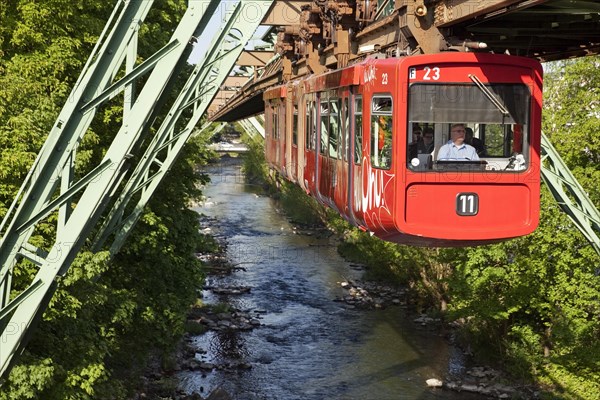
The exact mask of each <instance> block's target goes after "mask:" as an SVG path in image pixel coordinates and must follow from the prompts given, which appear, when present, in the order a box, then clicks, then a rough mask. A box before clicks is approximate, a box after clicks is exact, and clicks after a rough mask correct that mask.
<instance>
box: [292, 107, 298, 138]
mask: <svg viewBox="0 0 600 400" xmlns="http://www.w3.org/2000/svg"><path fill="white" fill-rule="evenodd" d="M292 108H293V111H292V145H293V146H296V147H298V122H299V121H298V104H292Z"/></svg>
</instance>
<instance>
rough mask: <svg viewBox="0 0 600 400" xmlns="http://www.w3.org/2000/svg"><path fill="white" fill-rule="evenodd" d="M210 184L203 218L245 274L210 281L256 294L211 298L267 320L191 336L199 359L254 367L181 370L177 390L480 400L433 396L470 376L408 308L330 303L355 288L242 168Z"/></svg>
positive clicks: (320, 241) (336, 260)
mask: <svg viewBox="0 0 600 400" xmlns="http://www.w3.org/2000/svg"><path fill="white" fill-rule="evenodd" d="M207 172H208V173H209V174H210V176H211V180H212V182H211V183H210V184H209V185H207V187H206V188H205V191H204V194H205V196H206V201H205V203H203V204H201V205H200V206H199V207H198V208H197V211H198V212H200V213H202V214H204V215H206V216H208V217H209V218H210V219H211V220H213V221H215V220H216V222H212V223H211V226H212V228H213V229H214V230H215V231H218V233H219V234H220V235H222V236H224V238H225V240H226V242H227V243H228V250H227V256H228V258H229V260H230V262H231V263H233V264H238V265H239V266H240V267H243V269H240V270H237V271H235V272H233V273H232V274H231V275H228V276H225V277H219V278H216V277H212V278H209V279H208V282H207V283H208V284H209V285H211V286H215V287H218V286H230V285H236V286H249V287H251V291H250V292H248V293H244V294H241V295H235V296H232V295H229V296H225V297H224V296H223V295H216V294H213V293H211V292H209V291H205V293H204V300H205V301H206V302H209V303H217V302H223V301H227V302H228V303H230V304H231V305H233V306H234V307H235V308H237V309H239V310H241V311H244V312H249V313H252V314H253V315H256V316H260V322H261V326H259V327H257V328H255V329H253V330H252V331H245V332H223V331H209V332H207V333H205V334H203V335H200V336H197V337H194V338H193V339H192V345H193V346H194V347H195V348H196V349H197V351H198V353H197V356H196V357H197V359H198V360H200V361H203V362H210V363H214V364H216V365H220V364H224V363H225V364H226V363H231V362H236V363H239V362H243V363H247V364H248V365H249V366H251V368H243V369H234V370H230V369H229V370H218V369H215V370H213V371H212V372H206V371H204V372H202V371H181V372H180V373H179V376H178V378H179V382H180V389H181V390H183V391H185V392H186V393H192V392H197V393H202V394H204V395H206V394H207V393H209V392H210V391H212V390H213V389H215V388H216V387H221V388H223V389H224V390H226V391H227V392H228V393H229V394H230V395H231V396H232V397H233V398H234V399H240V400H242V399H249V400H250V399H252V400H253V399H277V400H279V399H281V400H292V399H302V400H312V399H314V400H317V399H318V400H321V399H350V400H354V399H357V400H358V399H360V400H363V399H364V400H368V399H374V400H375V399H377V400H387V399H390V400H395V399H459V398H460V399H476V398H479V397H474V396H468V395H464V394H462V395H459V394H456V393H453V392H448V391H444V390H441V389H429V388H427V386H426V384H425V381H426V380H427V379H429V378H439V379H443V378H444V377H445V376H446V375H447V374H449V373H450V374H453V373H459V372H460V370H461V369H462V368H463V364H462V360H461V355H460V352H459V351H457V350H455V349H454V348H453V347H452V346H450V345H449V344H448V342H447V341H446V340H445V339H444V338H443V337H441V336H440V335H439V334H438V333H436V332H435V331H431V330H427V329H423V328H421V327H420V326H418V325H417V324H415V323H413V322H412V320H413V318H414V316H410V315H406V314H407V311H406V310H403V309H402V308H401V307H396V306H394V307H389V308H387V309H384V310H355V309H351V308H349V307H348V306H346V305H345V304H343V303H340V302H335V301H333V300H334V299H336V298H339V297H341V296H343V295H344V294H347V293H345V291H344V289H342V288H341V287H340V284H339V282H341V281H344V280H347V279H358V278H360V276H361V273H362V272H361V271H360V270H358V269H356V268H353V267H352V266H351V265H350V264H349V263H348V262H346V261H344V260H343V259H342V258H341V257H340V256H339V255H338V254H337V252H336V249H335V247H334V246H332V245H331V244H330V243H329V240H328V239H327V238H318V237H316V236H308V235H304V234H296V231H295V230H294V227H293V226H292V225H291V224H290V223H288V222H287V220H286V218H285V216H283V215H282V214H281V213H280V212H278V210H277V203H276V202H275V201H274V200H272V199H270V198H269V197H265V196H262V195H259V194H257V191H256V190H255V188H253V187H252V186H250V185H246V184H245V183H244V180H243V178H242V175H241V171H240V165H239V163H236V162H231V161H229V162H226V163H222V164H220V165H219V166H217V167H213V169H211V170H209V171H207Z"/></svg>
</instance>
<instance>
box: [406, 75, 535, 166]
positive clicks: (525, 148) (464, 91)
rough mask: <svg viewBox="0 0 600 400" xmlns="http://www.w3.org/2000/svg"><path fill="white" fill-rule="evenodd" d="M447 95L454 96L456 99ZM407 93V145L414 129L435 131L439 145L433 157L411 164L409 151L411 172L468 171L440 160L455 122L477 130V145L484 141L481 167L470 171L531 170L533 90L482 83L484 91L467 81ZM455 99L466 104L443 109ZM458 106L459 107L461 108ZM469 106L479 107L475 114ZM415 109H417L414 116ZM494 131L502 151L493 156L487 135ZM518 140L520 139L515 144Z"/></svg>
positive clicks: (426, 86) (412, 86) (429, 85)
mask: <svg viewBox="0 0 600 400" xmlns="http://www.w3.org/2000/svg"><path fill="white" fill-rule="evenodd" d="M415 88H416V89H419V90H418V91H417V90H416V89H415ZM448 93H451V94H454V97H452V96H449V95H448ZM407 94H408V98H407V129H406V138H405V139H406V140H407V143H408V142H410V138H411V135H412V126H413V124H417V123H418V124H419V125H421V126H422V127H424V126H432V127H434V128H435V129H434V131H435V133H434V143H435V146H434V151H433V153H432V154H431V156H432V157H431V158H428V159H427V160H426V159H425V157H427V155H425V154H423V155H421V154H418V157H416V158H412V159H411V157H410V152H409V149H408V148H407V151H406V166H407V168H408V169H409V170H412V171H413V172H434V171H438V172H439V171H463V170H465V168H466V166H463V165H460V164H459V163H460V162H461V161H460V160H455V161H456V162H455V163H451V162H449V163H447V162H445V163H444V165H443V167H440V166H439V164H440V163H439V160H437V158H438V154H439V151H440V149H441V147H442V146H443V145H444V144H446V143H448V142H449V136H450V134H449V132H450V126H451V125H452V123H464V124H465V127H469V128H471V129H472V130H473V138H474V140H478V141H480V142H481V144H480V146H485V147H484V148H483V150H482V151H478V156H479V161H480V165H478V166H476V165H473V166H471V167H470V168H467V169H469V170H471V171H473V170H475V171H478V172H479V171H481V172H506V173H522V172H525V171H527V170H529V169H530V168H531V167H532V165H531V155H530V153H531V140H532V135H531V118H532V115H531V107H532V101H533V100H534V99H533V93H532V91H531V87H530V85H527V84H526V83H502V82H492V83H485V84H483V88H482V87H480V86H478V85H476V84H470V83H467V82H461V83H456V82H436V83H424V82H416V83H412V84H410V85H409V88H408V92H407ZM428 96H429V97H428ZM444 96H446V97H444ZM415 98H417V99H418V100H415ZM453 98H461V99H466V100H465V101H464V102H463V103H458V102H456V101H455V102H450V101H448V102H447V103H448V104H449V105H450V106H449V107H448V108H447V109H444V107H440V104H442V101H444V100H443V99H453ZM493 100H495V101H493ZM418 104H427V105H428V107H426V108H422V107H421V109H419V107H418ZM457 104H461V106H460V107H458V108H457ZM470 104H477V109H475V110H473V109H472V108H470V106H469V105H470ZM414 108H416V109H417V111H416V112H415V111H414V110H413V109H414ZM429 117H435V118H429ZM461 119H463V120H461ZM492 127H496V128H494V129H495V130H497V131H498V132H496V137H497V139H496V140H495V141H496V142H497V143H498V144H497V146H496V147H501V151H496V152H494V151H489V150H491V149H488V144H490V140H491V138H490V134H489V132H490V131H491V129H490V128H492ZM486 130H487V132H488V137H486ZM517 135H518V138H517V139H515V137H517ZM472 144H473V143H472V142H471V145H472Z"/></svg>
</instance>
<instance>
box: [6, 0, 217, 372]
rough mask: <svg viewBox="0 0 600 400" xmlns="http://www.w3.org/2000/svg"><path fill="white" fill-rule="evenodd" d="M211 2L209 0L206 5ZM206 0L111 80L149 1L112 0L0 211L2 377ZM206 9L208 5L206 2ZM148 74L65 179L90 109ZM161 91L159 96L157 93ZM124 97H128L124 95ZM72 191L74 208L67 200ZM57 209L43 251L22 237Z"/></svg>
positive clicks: (134, 143)
mask: <svg viewBox="0 0 600 400" xmlns="http://www.w3.org/2000/svg"><path fill="white" fill-rule="evenodd" d="M218 3H219V2H218V1H214V2H213V1H211V2H210V4H212V7H213V10H214V9H216V7H217V5H218ZM206 4H207V1H199V0H190V1H189V4H188V8H187V10H186V12H185V14H184V16H183V17H182V19H181V21H180V23H179V25H178V26H177V28H176V30H175V31H174V33H173V35H172V37H171V40H170V43H169V44H168V45H167V46H165V47H164V48H163V49H161V50H160V51H159V52H158V53H157V54H155V56H152V57H150V58H149V59H148V60H147V61H146V62H145V63H143V64H141V65H139V66H138V67H136V68H134V67H133V65H134V63H133V61H131V60H128V65H127V72H128V74H127V75H126V76H125V77H124V78H123V79H121V80H120V81H119V82H117V83H113V80H114V78H115V76H116V75H117V73H118V72H119V70H120V69H121V68H122V65H123V61H124V60H125V58H126V56H129V57H131V56H135V54H134V53H135V51H132V48H135V46H136V43H137V32H138V29H139V27H140V25H141V23H142V22H143V21H144V20H145V18H146V16H147V14H148V12H149V10H150V8H151V7H152V5H153V1H152V0H129V1H123V0H119V1H118V2H117V4H116V6H115V9H114V11H113V14H112V15H111V17H110V19H109V21H108V23H107V25H106V27H105V29H104V32H103V33H102V35H101V36H100V40H99V43H98V44H97V45H96V48H95V49H94V51H93V52H92V55H91V56H90V58H89V59H88V62H87V63H86V65H85V67H84V70H83V72H82V74H81V76H80V78H79V79H78V81H77V83H76V84H75V87H74V89H73V90H72V92H71V95H70V97H69V100H68V101H67V102H66V103H65V106H64V107H63V109H62V111H61V113H60V114H59V117H58V118H57V120H56V123H55V125H54V127H53V128H52V130H51V132H50V134H49V136H48V138H47V140H46V143H45V144H44V146H43V147H42V149H41V151H40V153H39V154H38V157H37V159H36V160H35V162H34V165H33V167H32V168H31V170H30V172H29V174H28V176H27V177H26V179H25V181H24V183H23V184H22V186H21V189H20V191H19V193H18V195H17V197H16V198H15V200H14V202H13V204H12V205H11V207H10V209H9V211H8V212H7V215H6V216H5V218H4V220H3V222H2V224H1V225H0V230H1V232H2V234H3V237H2V240H1V242H0V329H1V335H0V344H1V347H0V375H1V376H3V377H4V376H6V375H7V374H8V373H9V371H10V368H11V366H12V364H13V363H14V361H15V359H16V356H17V355H18V354H19V353H20V352H21V351H22V349H23V347H24V345H25V338H26V336H27V335H28V334H29V333H30V330H31V328H32V326H33V325H34V322H35V321H36V320H38V319H39V318H40V317H41V315H42V314H43V312H44V310H45V308H46V305H47V303H48V302H49V300H50V297H51V296H52V293H53V291H54V289H55V288H56V284H57V279H58V278H60V277H61V276H63V275H64V274H65V273H66V271H67V270H68V268H69V266H70V264H71V262H72V261H73V259H74V258H75V256H76V254H77V252H78V251H79V250H80V249H81V247H82V246H83V244H84V241H85V240H86V238H87V236H88V235H89V234H90V232H91V230H92V229H93V228H94V227H95V226H96V223H97V221H98V219H99V218H100V216H101V214H102V212H103V210H104V209H105V207H106V205H107V204H108V203H109V201H110V198H111V195H113V194H114V193H115V190H116V188H117V186H118V184H119V183H120V182H121V181H122V179H123V177H124V175H125V173H126V172H127V164H126V163H125V160H126V159H127V158H129V157H130V156H131V155H132V152H134V150H136V148H138V147H139V146H140V144H141V139H142V138H143V133H144V132H145V131H147V130H148V128H149V126H150V125H151V121H152V118H153V117H154V116H155V115H156V114H155V113H156V110H155V108H156V104H161V103H162V102H163V100H164V98H165V96H166V95H168V93H166V90H167V89H168V88H169V87H170V86H171V85H172V84H173V81H174V80H175V78H176V74H174V73H173V71H174V70H177V69H178V68H180V67H181V65H184V64H185V61H186V59H187V56H188V55H189V52H190V51H191V46H189V45H188V44H189V42H190V39H191V38H192V37H193V35H194V34H196V29H197V28H198V27H199V26H206V25H207V24H208V22H209V21H210V17H211V16H212V15H206V14H205V12H204V11H205V10H203V8H204V7H203V6H205V5H206ZM209 8H210V6H209ZM151 68H152V72H151V74H150V76H149V78H148V82H151V84H146V85H144V87H143V89H142V91H141V92H140V96H139V98H138V99H137V101H135V103H134V104H129V105H126V108H125V116H124V118H123V124H122V126H121V128H120V129H119V131H118V133H117V135H116V137H115V139H114V140H113V142H112V144H111V145H110V147H109V148H108V150H107V152H106V155H105V157H104V159H103V160H102V162H101V163H100V165H99V166H97V167H96V168H95V169H94V170H93V171H92V172H90V173H89V174H88V175H86V177H84V178H83V179H81V180H79V181H78V182H72V165H73V163H74V160H75V156H76V149H77V145H78V143H79V141H80V140H81V139H82V138H83V136H84V134H85V133H86V131H87V129H88V127H89V126H90V124H91V122H92V119H93V117H94V116H95V114H96V112H97V108H98V106H99V105H100V104H101V103H102V102H103V101H106V100H108V99H109V98H111V97H113V96H115V95H116V94H118V93H119V91H121V90H125V91H126V92H129V93H131V83H132V82H133V80H134V79H135V78H137V77H138V76H140V75H141V74H142V73H145V72H146V71H149V70H150V69H151ZM165 93H166V94H165ZM129 100H131V99H129ZM75 195H78V196H80V197H79V198H78V199H77V203H76V205H75V206H74V207H72V206H71V204H70V203H71V201H72V200H73V198H74V196H75ZM57 210H58V215H59V221H58V224H57V230H56V237H55V238H54V239H50V241H51V242H52V241H53V243H54V244H53V245H52V246H51V248H50V250H49V252H47V253H46V252H45V251H43V250H42V249H38V248H36V247H35V246H33V245H31V244H30V243H29V242H28V241H29V239H30V237H31V235H32V233H33V231H34V229H35V228H36V226H37V225H38V223H39V222H40V221H42V220H43V219H44V218H45V217H46V216H48V215H50V214H51V213H53V212H56V211H57ZM23 259H26V260H28V261H30V262H32V263H33V264H34V265H36V266H38V271H37V274H36V275H35V277H34V278H33V279H32V281H31V283H30V284H29V286H27V287H26V288H25V289H24V290H22V291H21V292H20V293H16V291H14V290H13V288H12V273H13V269H14V267H15V265H16V264H17V263H18V262H20V261H21V260H23Z"/></svg>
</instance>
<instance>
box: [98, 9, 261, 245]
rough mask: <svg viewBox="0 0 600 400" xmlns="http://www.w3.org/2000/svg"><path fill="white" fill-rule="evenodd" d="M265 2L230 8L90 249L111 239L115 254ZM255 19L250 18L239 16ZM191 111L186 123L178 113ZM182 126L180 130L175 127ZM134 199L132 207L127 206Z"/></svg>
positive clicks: (248, 36)
mask: <svg viewBox="0 0 600 400" xmlns="http://www.w3.org/2000/svg"><path fill="white" fill-rule="evenodd" d="M272 2H273V1H272V0H269V1H264V0H263V1H245V0H242V1H240V2H239V3H237V4H236V6H235V7H234V8H233V10H232V13H231V15H230V16H228V18H227V22H226V23H225V25H224V26H223V27H222V28H221V30H220V31H219V33H218V34H217V35H216V37H215V40H214V41H213V42H212V44H211V46H210V47H209V49H208V51H207V53H206V56H205V57H204V59H203V60H202V61H201V62H199V63H198V64H196V66H195V68H194V70H193V71H192V73H191V75H190V77H189V79H188V81H187V82H186V84H185V86H184V88H183V89H182V90H181V92H180V93H179V96H178V98H177V100H176V101H175V103H174V104H173V106H172V107H171V109H170V111H169V113H168V117H167V118H166V119H165V120H164V122H163V123H162V125H161V126H160V128H159V129H158V131H157V134H156V135H155V136H154V138H153V141H152V143H151V144H150V146H148V148H147V149H146V152H145V154H144V156H143V158H142V161H141V162H140V163H139V164H138V166H137V168H136V169H135V171H134V173H133V174H132V175H131V177H130V179H129V181H128V182H127V183H126V185H125V189H124V190H123V191H122V192H121V195H120V196H119V198H118V200H117V201H116V203H115V204H114V206H113V207H112V209H111V211H110V213H109V216H108V218H107V219H106V220H105V222H104V224H103V226H102V228H101V230H100V232H99V234H98V236H97V237H96V240H95V244H94V250H96V251H97V250H100V249H101V248H102V246H104V244H105V242H106V241H107V240H108V239H109V238H112V244H111V245H110V251H111V253H116V252H118V251H119V249H120V248H121V246H122V245H123V243H124V242H125V239H126V238H127V236H128V235H129V233H130V232H131V230H132V227H133V226H134V225H135V223H136V222H137V221H138V219H139V217H140V216H141V214H142V212H143V210H144V207H145V206H146V204H147V203H148V201H149V199H150V197H151V196H152V194H153V193H154V191H155V190H156V188H157V187H158V185H159V184H160V182H161V181H162V179H163V178H164V177H165V175H166V174H167V172H168V171H169V169H170V168H171V166H172V165H173V163H174V162H175V160H176V158H177V155H178V154H179V153H180V151H181V149H182V148H183V146H184V144H185V143H186V141H187V140H188V139H189V138H190V136H191V135H192V133H193V129H194V127H195V126H196V125H198V123H199V122H200V118H201V117H202V116H203V115H204V113H205V111H206V110H207V108H208V106H209V105H210V103H211V102H212V100H213V98H214V97H215V95H216V94H217V92H218V90H219V87H220V86H221V84H222V83H223V82H224V81H225V79H226V78H227V76H228V74H229V72H230V71H231V70H232V69H233V67H234V65H235V62H236V61H237V59H238V58H239V56H240V54H241V53H242V51H243V50H244V46H245V45H246V43H247V42H248V41H249V40H250V39H251V37H252V35H253V34H254V32H255V30H256V28H257V27H258V25H259V24H260V22H261V21H262V19H263V17H264V15H266V14H267V12H268V11H269V8H270V7H271V4H272ZM248 15H253V16H254V15H255V16H256V17H255V18H244V16H248ZM190 108H191V109H192V110H193V115H192V117H191V118H189V120H187V122H186V121H185V118H184V114H183V112H184V111H185V110H187V109H190ZM182 125H184V128H183V129H182V130H181V131H178V130H177V129H176V127H177V126H182ZM136 198H137V203H136V204H135V205H134V206H133V207H131V206H130V203H132V202H134V203H135V201H136V200H135V199H136Z"/></svg>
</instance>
